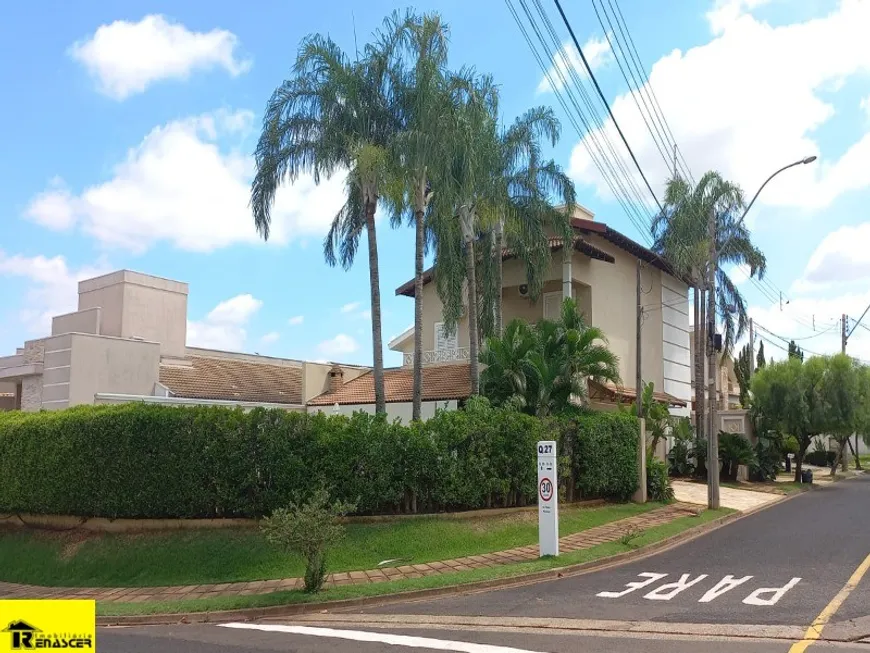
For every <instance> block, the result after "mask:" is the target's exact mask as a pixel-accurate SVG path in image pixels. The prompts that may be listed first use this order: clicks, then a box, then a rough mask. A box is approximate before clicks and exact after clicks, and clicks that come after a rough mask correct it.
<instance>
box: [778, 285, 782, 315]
mask: <svg viewBox="0 0 870 653" xmlns="http://www.w3.org/2000/svg"><path fill="white" fill-rule="evenodd" d="M779 312H780V313H782V291H781V290H780V291H779Z"/></svg>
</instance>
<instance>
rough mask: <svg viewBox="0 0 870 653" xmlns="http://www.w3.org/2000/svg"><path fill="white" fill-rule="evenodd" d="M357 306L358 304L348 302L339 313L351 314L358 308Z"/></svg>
mask: <svg viewBox="0 0 870 653" xmlns="http://www.w3.org/2000/svg"><path fill="white" fill-rule="evenodd" d="M359 304H360V303H359V302H350V303H348V304H345V305H344V306H342V307H341V312H342V313H352V312H353V311H355V310H356V309H358V308H359Z"/></svg>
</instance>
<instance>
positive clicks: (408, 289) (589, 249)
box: [396, 236, 615, 297]
mask: <svg viewBox="0 0 870 653" xmlns="http://www.w3.org/2000/svg"><path fill="white" fill-rule="evenodd" d="M547 242H548V243H549V245H550V250H551V251H553V252H555V251H558V250H560V249H562V246H563V242H562V239H561V238H555V237H553V238H548V239H547ZM574 249H576V250H577V251H578V252H580V253H581V254H586V256H588V257H589V258H593V259H597V260H599V261H606V262H608V263H613V262H614V261H615V259H614V258H613V256H612V255H611V254H608V253H607V252H605V251H604V250H602V249H600V248H598V247H596V246H595V245H593V244H592V243H590V242H588V241H587V240H585V239H583V238H581V237H580V236H577V237H575V238H574ZM514 256H516V254H515V253H514V251H513V250H512V249H510V248H509V247H505V248H503V249H502V250H501V258H502V260H503V261H506V260H508V259H511V258H514ZM434 272H435V268H434V267H431V268H429V269H428V270H426V271H425V272H423V285H425V284H427V283H429V282H430V281H432V278H433V275H434ZM396 294H397V295H405V296H407V297H413V296H414V280H413V279H411V280H410V281H406V282H405V283H403V284H402V285H401V286H399V287H398V288H396Z"/></svg>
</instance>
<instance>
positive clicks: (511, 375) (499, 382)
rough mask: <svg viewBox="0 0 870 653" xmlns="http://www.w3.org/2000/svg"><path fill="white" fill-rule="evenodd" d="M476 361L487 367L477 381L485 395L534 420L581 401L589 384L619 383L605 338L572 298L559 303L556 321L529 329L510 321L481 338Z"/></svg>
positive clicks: (617, 368)
mask: <svg viewBox="0 0 870 653" xmlns="http://www.w3.org/2000/svg"><path fill="white" fill-rule="evenodd" d="M480 358H481V362H482V363H484V364H485V365H487V368H486V369H485V370H484V372H483V375H482V377H481V384H482V387H483V391H484V394H485V395H486V396H487V397H489V398H490V399H491V400H492V401H493V402H494V403H496V404H512V405H515V406H517V407H518V408H521V409H522V410H524V411H525V412H528V413H531V414H534V415H538V416H540V417H545V416H547V415H550V414H553V413H556V412H559V411H560V410H564V409H565V408H567V407H568V406H569V405H571V404H572V403H576V402H577V401H582V400H584V399H585V398H586V397H587V394H588V382H589V380H592V381H596V382H599V383H604V382H607V381H611V382H614V383H618V382H619V380H620V378H619V359H618V357H617V356H616V355H615V354H614V353H613V352H611V351H610V350H609V349H608V348H607V338H606V337H605V335H604V333H603V332H602V331H601V329H599V328H597V327H594V326H589V325H587V324H586V323H585V320H584V318H583V316H582V314H581V313H579V312H578V310H577V304H576V303H575V302H574V300H573V299H566V300H565V301H564V302H563V304H562V314H561V318H560V320H559V321H551V320H541V321H539V322H538V323H537V325H536V326H535V327H534V328H532V327H531V326H529V324H528V323H526V322H524V321H523V320H519V319H515V320H512V321H511V322H509V323H508V325H507V327H506V328H505V333H504V336H502V337H501V338H499V337H496V336H493V337H491V338H489V339H487V346H486V348H485V349H484V351H483V352H481V355H480Z"/></svg>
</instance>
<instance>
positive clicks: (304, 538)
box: [260, 489, 356, 593]
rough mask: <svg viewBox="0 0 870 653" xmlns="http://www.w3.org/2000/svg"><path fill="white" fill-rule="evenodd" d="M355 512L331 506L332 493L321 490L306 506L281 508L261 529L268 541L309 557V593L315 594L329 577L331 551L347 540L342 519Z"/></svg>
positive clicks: (346, 505)
mask: <svg viewBox="0 0 870 653" xmlns="http://www.w3.org/2000/svg"><path fill="white" fill-rule="evenodd" d="M355 509H356V506H354V505H353V504H350V503H344V502H341V501H336V502H334V503H330V502H329V493H328V492H327V491H326V490H325V489H320V490H318V491H316V492H315V493H314V494H313V495H312V496H311V498H310V499H309V500H308V501H306V502H305V503H299V502H293V503H291V504H290V505H289V506H288V507H287V508H278V509H277V510H275V511H274V512H273V513H272V515H271V516H270V517H267V518H266V519H264V520H263V522H262V524H261V525H260V528H261V530H262V531H263V534H264V535H265V536H266V540H267V541H268V542H270V543H272V544H276V545H278V546H281V547H283V548H285V549H286V550H287V551H290V552H291V553H296V554H299V555H301V556H302V557H303V558H305V591H306V592H310V593H315V592H319V591H320V588H321V587H322V586H323V581H324V579H325V578H326V551H327V549H329V548H330V547H332V546H334V545H335V544H336V543H337V542H338V541H339V540H341V538H342V537H344V526H342V524H341V523H340V522H339V519H340V518H341V517H344V516H345V515H346V514H348V513H349V512H352V511H353V510H355Z"/></svg>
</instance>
